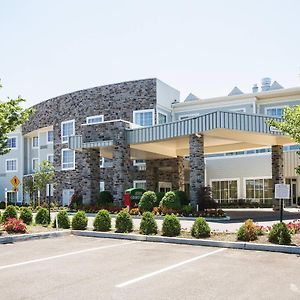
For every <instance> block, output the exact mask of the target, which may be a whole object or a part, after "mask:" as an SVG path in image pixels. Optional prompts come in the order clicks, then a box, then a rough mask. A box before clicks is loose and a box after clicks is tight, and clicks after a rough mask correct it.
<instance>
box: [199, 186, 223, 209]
mask: <svg viewBox="0 0 300 300" xmlns="http://www.w3.org/2000/svg"><path fill="white" fill-rule="evenodd" d="M197 193H198V197H199V198H198V205H199V210H201V211H203V210H206V209H208V208H214V209H217V208H218V204H217V202H216V201H215V200H214V198H213V196H212V190H211V187H210V186H203V187H201V188H200V189H199V190H198V191H197Z"/></svg>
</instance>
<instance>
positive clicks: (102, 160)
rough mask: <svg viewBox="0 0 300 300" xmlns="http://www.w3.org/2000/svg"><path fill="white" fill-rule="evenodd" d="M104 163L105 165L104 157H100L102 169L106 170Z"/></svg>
mask: <svg viewBox="0 0 300 300" xmlns="http://www.w3.org/2000/svg"><path fill="white" fill-rule="evenodd" d="M104 163H105V160H104V157H100V168H104Z"/></svg>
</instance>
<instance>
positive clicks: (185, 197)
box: [174, 191, 190, 206]
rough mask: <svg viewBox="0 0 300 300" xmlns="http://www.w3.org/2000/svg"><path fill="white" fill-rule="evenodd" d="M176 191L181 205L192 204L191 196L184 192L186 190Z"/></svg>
mask: <svg viewBox="0 0 300 300" xmlns="http://www.w3.org/2000/svg"><path fill="white" fill-rule="evenodd" d="M174 193H175V195H176V196H177V198H178V200H179V202H180V204H181V206H183V205H189V204H190V201H189V197H188V195H187V193H186V192H184V191H175V192H174Z"/></svg>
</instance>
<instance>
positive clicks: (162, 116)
mask: <svg viewBox="0 0 300 300" xmlns="http://www.w3.org/2000/svg"><path fill="white" fill-rule="evenodd" d="M165 123H167V115H166V114H164V113H161V112H159V113H158V114H157V124H165Z"/></svg>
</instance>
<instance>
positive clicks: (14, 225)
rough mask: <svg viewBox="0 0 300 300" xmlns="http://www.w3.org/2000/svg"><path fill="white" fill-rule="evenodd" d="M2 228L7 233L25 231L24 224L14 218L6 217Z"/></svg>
mask: <svg viewBox="0 0 300 300" xmlns="http://www.w3.org/2000/svg"><path fill="white" fill-rule="evenodd" d="M3 228H4V230H5V231H6V232H7V233H25V232H26V231H27V229H26V224H25V223H24V222H23V221H22V220H18V219H16V218H7V220H6V222H5V224H4V225H3Z"/></svg>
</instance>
